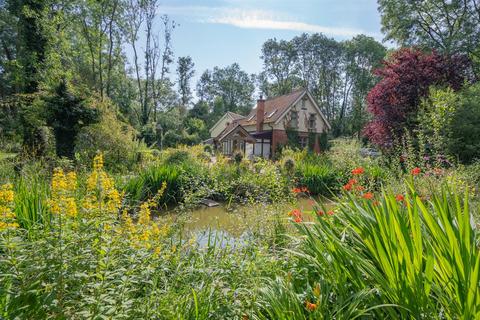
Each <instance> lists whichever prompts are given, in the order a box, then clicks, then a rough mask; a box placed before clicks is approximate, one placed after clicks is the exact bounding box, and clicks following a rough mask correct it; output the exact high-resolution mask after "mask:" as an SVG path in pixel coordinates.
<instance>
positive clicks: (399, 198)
mask: <svg viewBox="0 0 480 320" xmlns="http://www.w3.org/2000/svg"><path fill="white" fill-rule="evenodd" d="M395 200H397V201H398V202H402V201H405V197H404V196H403V195H401V194H397V195H396V196H395Z"/></svg>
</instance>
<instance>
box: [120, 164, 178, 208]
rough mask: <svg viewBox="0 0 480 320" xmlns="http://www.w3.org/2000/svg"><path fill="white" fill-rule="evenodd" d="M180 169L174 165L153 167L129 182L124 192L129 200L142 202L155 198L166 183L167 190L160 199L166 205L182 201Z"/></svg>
mask: <svg viewBox="0 0 480 320" xmlns="http://www.w3.org/2000/svg"><path fill="white" fill-rule="evenodd" d="M179 179H180V169H179V168H178V167H176V166H172V165H153V166H151V167H149V168H147V169H145V170H144V171H142V172H141V173H140V174H139V175H138V176H137V177H135V178H133V179H131V180H129V181H128V183H127V185H126V186H125V188H124V190H125V192H126V193H127V197H128V199H129V200H131V201H133V202H137V203H138V202H142V201H145V200H147V199H149V198H152V197H153V196H155V194H156V193H157V191H158V190H159V189H160V188H161V187H162V184H163V183H164V182H165V183H166V184H167V189H166V190H165V192H164V195H163V196H162V198H161V199H160V204H162V205H166V204H169V203H172V202H178V201H179V200H180V190H179V188H180V185H179Z"/></svg>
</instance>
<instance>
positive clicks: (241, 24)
mask: <svg viewBox="0 0 480 320" xmlns="http://www.w3.org/2000/svg"><path fill="white" fill-rule="evenodd" d="M160 10H161V12H162V13H167V14H171V15H181V16H187V17H190V18H193V19H194V20H195V21H198V22H201V23H215V24H224V25H231V26H235V27H238V28H247V29H270V30H291V31H301V32H319V33H324V34H326V35H329V36H332V37H336V36H337V37H353V36H355V35H358V34H361V33H363V34H368V33H367V32H365V31H363V30H360V29H353V28H343V27H327V26H322V25H318V24H311V23H306V22H302V21H296V20H295V19H292V18H291V17H289V16H287V15H284V14H280V13H277V12H272V11H264V10H255V9H239V8H230V7H204V6H171V7H161V8H160ZM375 36H376V35H375Z"/></svg>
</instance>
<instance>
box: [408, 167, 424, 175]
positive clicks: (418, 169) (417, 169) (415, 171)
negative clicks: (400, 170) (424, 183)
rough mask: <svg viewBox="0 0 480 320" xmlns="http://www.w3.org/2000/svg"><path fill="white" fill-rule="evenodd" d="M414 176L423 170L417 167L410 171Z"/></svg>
mask: <svg viewBox="0 0 480 320" xmlns="http://www.w3.org/2000/svg"><path fill="white" fill-rule="evenodd" d="M410 172H411V174H412V175H413V176H418V175H419V174H420V172H422V170H421V169H420V168H419V167H415V168H413V169H412V171H410Z"/></svg>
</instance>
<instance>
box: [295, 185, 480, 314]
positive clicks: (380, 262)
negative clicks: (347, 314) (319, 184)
mask: <svg viewBox="0 0 480 320" xmlns="http://www.w3.org/2000/svg"><path fill="white" fill-rule="evenodd" d="M430 199H431V200H430V201H428V202H427V201H423V200H421V199H420V197H419V195H418V194H417V193H416V191H415V189H414V188H413V187H412V188H411V189H410V190H409V191H408V193H407V196H405V201H398V200H397V199H396V198H395V194H392V193H389V192H386V193H384V194H383V196H379V197H378V198H377V200H378V201H380V203H379V204H378V205H374V204H373V201H372V200H364V199H362V200H359V199H357V198H355V197H353V196H352V197H350V198H349V200H348V202H346V203H345V202H344V204H341V205H340V208H339V212H337V213H335V215H334V217H325V216H319V217H318V219H317V222H316V223H315V224H314V225H313V226H312V225H308V224H299V225H298V230H299V232H300V233H301V234H302V235H303V236H304V237H305V241H304V243H303V244H302V246H301V249H299V251H298V256H299V266H298V267H297V268H305V269H307V270H308V274H309V276H308V278H306V279H305V280H303V281H307V283H308V284H309V285H310V286H311V287H314V286H315V283H314V282H313V281H316V279H318V278H320V279H325V280H326V281H328V282H329V283H332V285H333V286H334V288H335V291H334V293H333V294H331V295H330V296H333V297H335V298H337V297H340V298H342V297H345V296H344V294H345V291H344V290H347V292H349V293H350V294H352V293H354V294H355V293H358V294H360V293H361V292H365V291H367V292H368V291H370V290H378V294H376V295H374V296H373V295H372V296H370V299H369V300H371V301H367V302H368V304H367V306H368V307H372V308H376V307H377V306H380V305H383V306H385V307H384V308H381V309H375V310H371V311H372V313H373V314H374V315H376V316H375V317H376V318H410V317H412V318H416V319H418V318H422V317H427V318H438V317H442V316H446V317H448V318H463V319H475V318H477V317H478V316H479V315H480V313H479V312H480V310H479V306H480V289H479V288H480V286H479V279H480V278H479V277H480V256H479V251H478V247H477V245H476V243H477V242H478V233H477V232H476V231H475V230H474V229H473V226H472V225H471V223H470V214H471V210H470V207H469V202H468V196H466V197H465V199H464V200H462V195H461V194H459V193H456V192H455V191H454V190H452V189H450V188H449V187H448V186H445V185H444V186H443V188H442V190H441V191H434V192H433V194H432V196H431V198H430ZM325 270H328V271H329V272H325ZM338 283H339V284H341V285H345V286H346V287H345V288H341V287H335V285H336V284H338ZM320 292H322V291H321V290H320ZM335 298H334V299H335ZM322 302H323V301H320V303H322ZM357 302H358V301H357ZM340 303H341V300H340ZM329 304H330V305H336V304H337V303H336V301H335V300H334V301H333V302H332V301H329ZM364 308H365V307H364Z"/></svg>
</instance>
